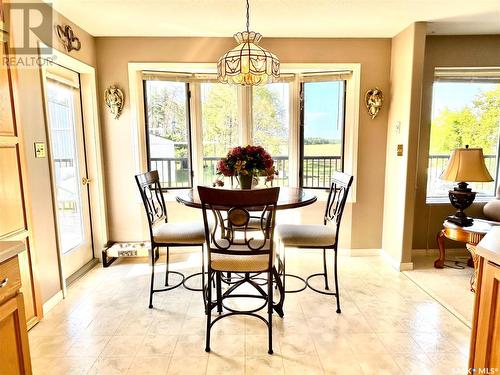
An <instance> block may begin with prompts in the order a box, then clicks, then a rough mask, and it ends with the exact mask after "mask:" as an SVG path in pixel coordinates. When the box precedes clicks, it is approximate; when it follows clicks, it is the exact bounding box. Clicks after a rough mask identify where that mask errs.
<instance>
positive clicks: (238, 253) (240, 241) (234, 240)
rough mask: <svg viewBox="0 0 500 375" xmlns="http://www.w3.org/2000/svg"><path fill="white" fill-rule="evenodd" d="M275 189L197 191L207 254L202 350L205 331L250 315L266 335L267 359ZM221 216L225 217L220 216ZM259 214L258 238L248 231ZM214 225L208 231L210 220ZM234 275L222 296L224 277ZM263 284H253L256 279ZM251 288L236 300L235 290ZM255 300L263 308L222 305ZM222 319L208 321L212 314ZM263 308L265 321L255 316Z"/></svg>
mask: <svg viewBox="0 0 500 375" xmlns="http://www.w3.org/2000/svg"><path fill="white" fill-rule="evenodd" d="M279 190H280V189H279V187H276V188H269V189H255V190H250V189H249V190H221V189H212V188H208V187H203V186H198V194H199V196H200V200H201V203H202V211H203V222H204V225H205V238H206V243H207V250H208V263H207V274H208V277H207V279H206V283H205V291H204V293H205V301H206V306H207V308H206V316H207V328H206V329H207V331H206V347H205V351H207V352H209V351H210V331H211V329H212V327H213V325H214V324H215V323H216V322H217V321H219V320H220V319H222V318H225V317H228V316H232V315H250V316H254V317H256V318H258V319H261V320H262V321H264V322H265V323H266V325H267V329H268V345H269V347H268V353H269V354H272V353H273V346H272V327H273V324H272V314H273V280H275V279H277V282H278V286H279V287H280V291H282V287H281V283H280V280H279V277H277V273H276V269H275V268H274V258H275V252H274V245H273V232H274V226H275V218H276V204H277V201H278V196H279ZM222 212H225V213H226V214H225V215H222V214H221V213H222ZM257 212H258V213H259V215H258V217H259V218H260V223H259V227H260V231H259V232H260V233H259V232H256V230H255V228H252V229H250V228H249V223H250V220H251V217H255V216H256V213H257ZM212 216H213V219H214V224H213V226H212V227H211V226H210V221H209V217H212ZM228 272H231V273H232V274H235V275H238V278H236V277H235V278H233V279H231V280H230V281H228V282H227V285H228V287H227V289H226V290H225V291H224V293H223V292H222V281H223V273H228ZM257 276H258V277H259V278H260V279H265V281H264V282H262V280H260V281H257V279H256V277H257ZM214 280H215V284H216V287H215V288H216V291H215V292H216V298H215V300H212V298H213V297H212V288H213V281H214ZM244 284H248V285H251V286H252V287H253V288H254V290H255V291H256V294H241V293H239V292H238V288H240V287H241V286H242V285H244ZM239 297H246V298H256V299H262V300H263V301H264V303H263V304H262V305H259V306H258V307H256V308H254V309H250V310H237V309H235V308H232V307H229V306H227V305H226V304H225V301H226V300H228V299H231V298H239ZM215 307H217V311H218V312H219V313H220V314H222V313H223V310H226V311H227V313H225V314H223V315H219V316H218V317H216V318H215V319H213V320H212V310H213V309H214V308H215ZM266 307H267V314H268V316H267V320H266V318H264V317H263V316H261V315H258V314H257V312H258V311H260V310H262V309H264V308H266Z"/></svg>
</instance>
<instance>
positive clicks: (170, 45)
mask: <svg viewBox="0 0 500 375" xmlns="http://www.w3.org/2000/svg"><path fill="white" fill-rule="evenodd" d="M263 45H264V46H265V47H266V48H269V49H270V50H272V51H273V52H274V53H276V55H277V56H279V58H280V61H281V62H282V63H361V95H362V96H363V95H364V93H365V92H366V90H368V89H369V88H372V87H375V86H378V87H379V88H380V89H382V90H383V91H384V93H386V95H388V94H389V69H390V51H391V41H390V39H299V38H265V39H264V40H263ZM96 46H97V71H98V81H99V82H98V83H99V94H100V100H101V103H102V93H103V91H104V90H105V88H106V87H108V86H109V85H112V84H116V85H118V86H119V87H122V88H123V89H124V90H125V95H126V97H127V98H126V99H125V100H126V104H125V109H124V111H123V114H122V115H121V117H120V118H119V119H118V120H115V119H113V118H112V117H111V116H110V114H109V113H108V111H107V110H106V109H105V108H104V105H102V104H101V124H102V129H103V142H104V144H103V147H104V160H105V173H106V178H107V191H108V195H107V202H108V215H109V230H110V239H111V240H115V241H125V240H142V239H144V238H146V237H145V233H146V232H145V227H144V225H145V224H144V221H143V220H142V219H141V218H142V215H143V214H142V207H141V205H140V202H139V200H138V199H137V192H136V186H135V183H134V180H133V176H134V174H135V173H136V165H135V164H134V163H135V162H134V158H133V155H132V144H133V142H134V141H135V140H134V139H133V138H132V129H131V118H130V108H129V102H128V101H127V99H128V96H129V95H128V94H129V93H128V87H129V83H128V70H127V64H128V63H129V62H210V63H214V64H215V62H216V61H217V59H218V58H219V56H220V55H221V54H222V53H223V52H224V51H226V50H227V49H229V48H232V47H233V46H234V41H233V39H232V38H107V37H106V38H101V37H98V38H96ZM387 109H388V102H386V105H385V107H384V108H383V109H382V111H381V112H380V114H379V116H378V117H377V118H376V119H375V120H372V119H371V118H370V117H369V116H368V114H367V113H366V110H365V108H364V106H363V104H362V101H361V102H360V108H359V111H360V124H359V145H358V148H359V154H358V170H357V173H356V176H355V178H356V179H357V183H358V185H357V189H358V190H357V202H356V203H355V204H353V205H352V207H348V209H347V213H346V219H347V220H346V221H349V222H350V223H351V224H350V225H349V226H350V227H351V228H350V229H351V230H347V231H343V237H342V238H341V245H342V246H345V247H351V248H380V247H381V233H382V210H383V194H384V193H383V192H384V171H385V170H384V165H385V149H386V125H387ZM323 205H324V203H321V202H318V203H317V204H315V205H314V206H313V207H310V208H309V209H303V210H300V211H298V212H299V214H297V213H295V214H294V215H293V217H294V218H296V219H293V220H301V221H303V222H305V221H314V222H321V217H322V210H323ZM169 209H170V210H171V216H172V217H173V218H174V220H185V219H187V218H188V217H193V216H196V213H195V212H192V209H186V208H182V207H180V206H179V205H178V204H176V203H175V202H172V203H171V204H169ZM346 229H349V228H346Z"/></svg>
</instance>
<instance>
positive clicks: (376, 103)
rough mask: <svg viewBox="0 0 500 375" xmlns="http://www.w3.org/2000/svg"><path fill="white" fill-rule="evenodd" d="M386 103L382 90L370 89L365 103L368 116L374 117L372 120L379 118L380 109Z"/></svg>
mask: <svg viewBox="0 0 500 375" xmlns="http://www.w3.org/2000/svg"><path fill="white" fill-rule="evenodd" d="M383 102H384V95H383V94H382V90H380V89H379V88H378V87H375V88H374V89H370V90H368V91H367V92H366V94H365V103H366V109H367V110H368V114H369V115H370V116H371V117H372V120H373V119H374V118H375V117H377V115H378V113H379V112H380V109H381V108H382V103H383Z"/></svg>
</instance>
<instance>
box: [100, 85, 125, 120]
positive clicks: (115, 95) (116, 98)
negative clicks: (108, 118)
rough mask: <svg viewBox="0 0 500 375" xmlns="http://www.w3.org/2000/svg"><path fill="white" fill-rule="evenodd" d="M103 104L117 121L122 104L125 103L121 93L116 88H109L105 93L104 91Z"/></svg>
mask: <svg viewBox="0 0 500 375" xmlns="http://www.w3.org/2000/svg"><path fill="white" fill-rule="evenodd" d="M104 102H105V103H106V105H107V106H108V108H109V112H111V114H112V115H113V116H115V119H117V118H118V117H120V115H121V113H122V109H123V104H124V103H125V97H124V95H123V91H122V90H120V89H119V88H118V87H116V86H109V87H108V88H107V89H106V91H104Z"/></svg>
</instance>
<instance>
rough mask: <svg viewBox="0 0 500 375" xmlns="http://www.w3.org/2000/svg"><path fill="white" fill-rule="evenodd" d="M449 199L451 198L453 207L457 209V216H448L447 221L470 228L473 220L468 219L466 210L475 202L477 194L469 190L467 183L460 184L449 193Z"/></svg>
mask: <svg viewBox="0 0 500 375" xmlns="http://www.w3.org/2000/svg"><path fill="white" fill-rule="evenodd" d="M448 197H449V198H450V202H451V205H452V206H453V207H455V208H456V209H457V212H455V215H452V216H448V218H447V219H446V220H448V221H449V222H452V223H453V224H456V225H459V226H461V227H470V226H471V225H472V223H473V219H472V218H470V217H467V215H466V214H465V212H464V210H465V209H466V208H467V207H469V206H470V205H471V204H472V202H474V198H475V197H476V192H474V191H472V190H471V189H469V188H467V183H465V182H460V183H459V184H458V187H455V188H454V189H453V190H450V191H449V192H448Z"/></svg>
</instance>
